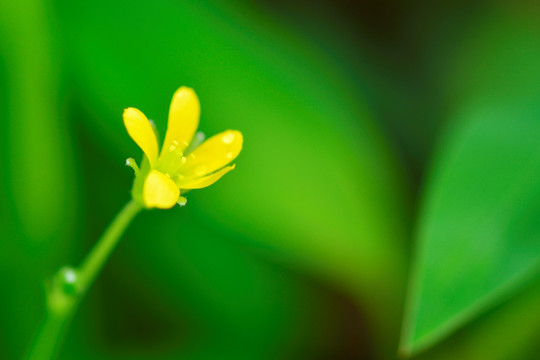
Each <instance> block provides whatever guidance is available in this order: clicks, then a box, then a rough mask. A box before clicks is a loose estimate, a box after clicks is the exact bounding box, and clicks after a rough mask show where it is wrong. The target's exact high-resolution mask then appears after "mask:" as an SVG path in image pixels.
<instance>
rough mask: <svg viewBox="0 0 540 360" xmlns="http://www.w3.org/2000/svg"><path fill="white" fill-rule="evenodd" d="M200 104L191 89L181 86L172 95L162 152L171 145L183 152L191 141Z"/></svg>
mask: <svg viewBox="0 0 540 360" xmlns="http://www.w3.org/2000/svg"><path fill="white" fill-rule="evenodd" d="M200 115H201V106H200V104H199V98H198V97H197V94H195V91H193V89H191V88H188V87H185V86H182V87H181V88H180V89H178V90H176V92H175V93H174V95H173V98H172V102H171V107H170V109H169V124H168V125H167V134H166V135H165V141H164V143H163V148H162V153H163V152H164V151H167V150H171V146H172V147H173V148H172V149H173V150H174V148H176V149H180V151H181V152H183V151H184V150H185V149H186V148H187V147H188V145H189V143H190V142H191V139H192V138H193V135H194V134H195V131H197V127H199V117H200Z"/></svg>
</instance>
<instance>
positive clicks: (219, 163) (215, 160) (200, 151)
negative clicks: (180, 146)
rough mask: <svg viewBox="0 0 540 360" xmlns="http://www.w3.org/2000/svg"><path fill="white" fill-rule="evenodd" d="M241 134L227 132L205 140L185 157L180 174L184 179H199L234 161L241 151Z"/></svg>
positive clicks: (238, 132)
mask: <svg viewBox="0 0 540 360" xmlns="http://www.w3.org/2000/svg"><path fill="white" fill-rule="evenodd" d="M243 142H244V139H243V137H242V133H241V132H240V131H236V130H227V131H224V132H222V133H220V134H217V135H215V136H212V137H211V138H210V139H208V140H206V141H205V142H203V143H202V144H201V146H199V147H198V148H196V149H195V150H193V152H192V153H190V154H189V155H188V156H186V162H185V163H184V164H183V165H182V168H181V170H180V171H181V174H182V175H184V176H185V177H186V178H199V177H201V176H205V175H208V174H211V173H213V172H214V171H216V170H218V169H221V168H222V167H224V166H225V165H227V164H229V163H230V162H231V161H233V160H234V159H236V157H237V156H238V154H239V153H240V151H241V150H242V144H243Z"/></svg>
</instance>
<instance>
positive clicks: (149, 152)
mask: <svg viewBox="0 0 540 360" xmlns="http://www.w3.org/2000/svg"><path fill="white" fill-rule="evenodd" d="M123 118H124V126H125V127H126V130H127V132H128V134H129V136H131V138H132V139H133V141H135V143H136V144H137V145H139V147H140V148H141V150H142V151H143V152H144V153H145V154H146V156H147V157H148V161H150V165H151V166H152V167H154V166H155V164H156V162H157V157H158V143H157V139H156V134H155V133H154V130H153V129H152V125H150V122H149V121H148V119H147V118H146V116H145V115H144V114H143V113H142V112H141V111H140V110H138V109H135V108H127V109H125V110H124V114H123Z"/></svg>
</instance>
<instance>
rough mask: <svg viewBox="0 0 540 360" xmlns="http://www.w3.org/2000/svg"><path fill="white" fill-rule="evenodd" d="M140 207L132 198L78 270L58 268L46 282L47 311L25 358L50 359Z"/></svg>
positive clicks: (33, 359)
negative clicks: (78, 307) (80, 303)
mask: <svg viewBox="0 0 540 360" xmlns="http://www.w3.org/2000/svg"><path fill="white" fill-rule="evenodd" d="M141 210H142V206H141V205H140V204H139V203H138V202H137V201H135V200H131V201H130V202H128V203H127V204H126V205H125V206H124V208H123V209H122V210H121V211H120V212H119V213H118V215H116V217H115V218H114V220H113V221H112V223H111V224H110V225H109V227H108V228H107V229H106V230H105V232H104V233H103V235H102V236H101V238H100V239H99V240H98V241H97V243H96V245H95V246H94V247H93V248H92V250H90V252H89V253H88V255H87V256H86V258H85V259H84V260H83V262H82V264H81V266H80V267H79V268H78V269H72V268H69V267H63V268H61V269H60V270H59V271H58V272H57V273H56V275H55V276H54V278H53V279H52V281H51V282H50V283H49V284H47V289H46V300H47V314H46V316H45V319H44V322H43V324H42V326H41V328H40V330H39V333H38V335H37V338H36V340H35V342H34V343H33V345H32V348H31V349H30V352H29V354H28V357H27V359H29V360H49V359H53V358H54V357H55V355H56V353H57V351H58V349H59V347H60V344H61V341H62V337H63V335H64V333H65V330H66V328H67V326H68V324H69V321H70V320H71V318H72V316H73V314H74V313H75V310H76V309H77V306H78V304H79V302H80V301H81V300H82V299H83V298H84V295H85V294H86V292H87V291H88V289H89V288H90V286H91V285H92V283H93V282H94V280H95V278H96V277H97V275H98V274H99V272H100V271H101V269H102V268H103V265H104V264H105V262H106V261H107V259H108V258H109V256H110V254H111V252H112V251H113V250H114V248H115V246H116V244H117V243H118V241H119V240H120V238H121V236H122V234H123V233H124V231H125V230H126V228H127V227H128V225H129V224H130V222H131V220H133V218H134V217H135V216H136V215H137V214H138V213H139V212H140V211H141Z"/></svg>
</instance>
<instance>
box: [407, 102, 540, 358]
mask: <svg viewBox="0 0 540 360" xmlns="http://www.w3.org/2000/svg"><path fill="white" fill-rule="evenodd" d="M458 118H459V120H458V125H456V128H455V129H454V131H453V134H452V136H450V138H449V139H448V140H447V141H446V145H445V146H444V147H443V151H442V152H441V154H440V156H439V157H438V158H437V159H436V161H435V164H436V165H435V169H434V171H433V177H432V179H431V180H430V181H429V186H428V190H427V194H426V201H425V205H424V210H423V212H422V216H421V222H420V229H419V235H418V240H419V244H418V247H419V248H418V254H417V260H416V263H415V268H414V271H415V273H414V274H415V275H414V278H413V286H412V288H411V291H412V301H411V303H410V307H409V309H408V310H409V314H408V315H409V322H408V324H406V328H405V337H404V339H403V341H404V343H403V345H404V347H405V348H406V349H407V350H408V351H409V352H410V351H416V350H419V349H421V348H424V347H426V346H428V345H430V344H432V343H434V342H435V341H437V340H439V339H440V338H442V337H443V336H445V335H447V334H448V333H450V332H451V331H453V330H455V329H456V328H457V327H459V326H460V325H462V324H463V323H465V322H466V321H468V320H469V319H471V318H472V317H473V316H475V315H476V314H477V313H479V312H482V311H485V310H486V309H487V308H489V307H491V306H492V305H493V303H494V302H496V301H499V300H500V299H501V297H502V296H503V295H507V294H508V293H509V292H510V291H513V290H516V289H517V288H519V287H520V286H522V285H523V283H524V282H526V281H527V280H529V279H530V278H531V277H532V276H533V275H537V273H538V269H539V265H540V241H539V239H540V185H539V184H540V144H539V143H538V134H540V121H538V119H539V118H540V109H539V108H538V107H537V106H535V103H533V104H528V103H527V104H524V105H522V106H517V105H516V106H494V105H493V104H488V105H487V106H485V107H478V108H476V109H474V110H470V111H467V112H465V114H464V115H463V116H462V117H458Z"/></svg>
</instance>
